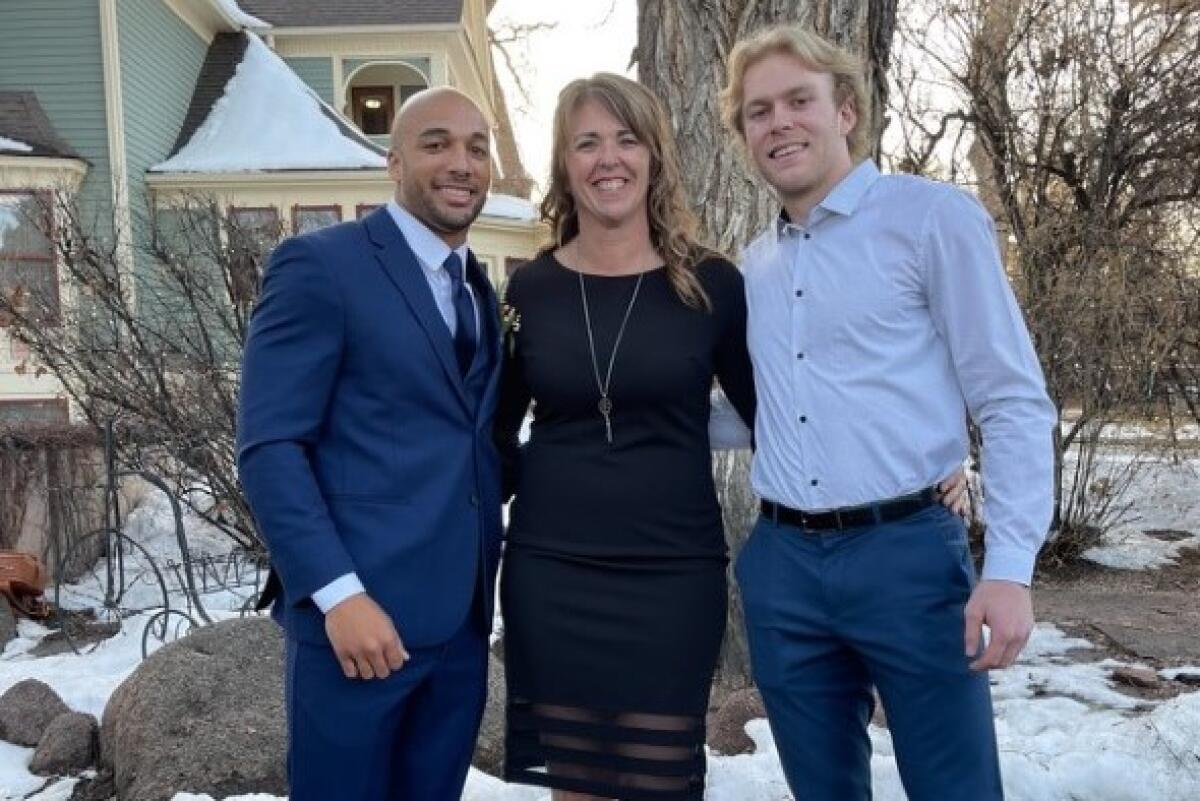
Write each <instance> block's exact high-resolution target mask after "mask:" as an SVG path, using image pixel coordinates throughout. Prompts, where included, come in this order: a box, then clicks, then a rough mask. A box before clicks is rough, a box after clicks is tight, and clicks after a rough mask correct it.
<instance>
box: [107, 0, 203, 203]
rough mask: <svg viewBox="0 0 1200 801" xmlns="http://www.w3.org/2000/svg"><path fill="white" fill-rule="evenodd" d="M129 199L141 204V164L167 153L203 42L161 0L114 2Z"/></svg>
mask: <svg viewBox="0 0 1200 801" xmlns="http://www.w3.org/2000/svg"><path fill="white" fill-rule="evenodd" d="M117 9H118V11H117V13H118V30H119V32H120V44H121V91H122V93H123V95H124V102H125V109H124V115H125V159H126V166H127V169H128V173H129V175H128V179H129V196H130V202H131V204H132V205H133V207H134V209H135V217H136V216H137V214H136V211H137V210H138V209H139V208H144V205H143V203H144V200H145V180H146V170H147V169H148V168H149V167H152V166H153V165H155V164H157V163H159V162H160V161H163V160H164V159H166V158H167V156H168V155H170V153H171V148H172V147H173V146H174V144H175V139H176V138H177V137H178V136H179V130H180V128H181V127H182V126H183V120H184V117H185V116H186V115H187V110H188V104H189V102H190V101H191V98H192V92H193V90H194V89H195V87H196V79H197V78H198V77H199V75H200V68H201V66H203V64H204V56H205V53H206V52H207V50H208V46H207V45H206V44H205V42H204V40H203V39H201V38H200V37H199V36H198V35H197V34H196V32H195V31H194V30H192V28H191V27H189V26H188V24H187V23H185V22H184V21H183V20H181V19H180V18H179V17H178V16H176V15H175V13H174V12H173V11H171V10H170V9H169V8H168V7H167V6H166V5H165V4H164V3H163V2H162V0H122V2H121V3H120V4H118V6H117Z"/></svg>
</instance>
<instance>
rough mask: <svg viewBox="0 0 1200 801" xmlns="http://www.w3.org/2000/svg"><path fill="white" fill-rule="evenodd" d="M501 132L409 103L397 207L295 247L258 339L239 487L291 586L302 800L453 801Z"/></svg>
mask: <svg viewBox="0 0 1200 801" xmlns="http://www.w3.org/2000/svg"><path fill="white" fill-rule="evenodd" d="M489 142H490V136H489V130H488V126H487V123H486V121H485V120H484V117H483V115H482V114H481V113H480V111H479V109H478V107H476V106H475V104H474V103H472V102H471V101H470V100H469V99H468V98H467V97H465V96H464V95H462V94H460V93H459V92H457V91H454V90H453V89H449V88H438V89H431V90H427V91H425V92H422V93H421V94H419V95H416V96H414V97H413V98H411V99H410V100H409V101H408V102H407V103H406V104H405V106H404V107H403V108H402V109H401V111H400V113H399V115H397V119H396V123H395V127H394V129H393V131H392V147H391V149H390V151H389V153H388V173H389V175H390V176H391V178H392V179H393V180H394V181H395V182H396V187H397V188H396V194H395V198H394V199H393V200H391V201H389V203H388V204H387V206H386V207H385V208H381V209H378V210H376V211H375V212H373V213H371V214H369V215H367V217H365V218H364V219H363V220H362V221H360V222H351V223H344V224H342V225H337V226H333V227H331V228H326V229H323V230H320V231H315V232H313V233H310V234H306V235H304V236H298V237H294V238H292V239H289V240H287V241H285V242H283V243H282V244H281V245H280V246H279V247H278V248H277V249H276V251H275V253H274V255H273V256H272V259H271V264H270V266H269V267H268V269H267V271H266V274H265V277H264V280H263V290H262V295H261V298H260V299H259V304H258V307H257V308H256V310H255V312H254V316H253V319H252V321H251V325H250V333H249V336H248V338H247V341H246V352H245V361H244V364H243V373H242V397H241V412H240V416H239V425H238V467H239V471H240V475H241V480H242V485H243V487H244V489H245V491H246V497H247V498H248V500H249V503H250V507H251V509H252V510H253V512H254V516H255V518H256V520H257V522H258V525H259V529H260V531H261V533H262V536H263V538H264V539H265V540H266V542H267V545H268V548H269V550H270V553H271V561H272V565H273V567H274V571H275V575H276V576H277V579H278V581H277V582H276V583H275V587H276V588H277V592H278V595H277V597H276V598H275V600H274V606H273V609H272V614H273V616H274V617H275V619H276V620H277V621H279V622H280V624H281V625H282V626H283V628H284V631H285V635H286V643H287V654H286V665H285V671H286V675H285V685H286V693H287V699H286V701H287V711H288V734H289V750H288V772H289V782H290V785H291V799H292V801H335V799H336V801H384V800H385V799H386V800H387V801H401V800H403V801H453V800H455V799H458V798H459V796H460V795H461V792H462V787H463V783H464V782H465V779H466V774H467V769H468V767H469V765H470V759H471V753H472V750H473V746H474V742H475V736H476V733H477V731H478V727H479V721H480V717H481V715H482V710H483V702H484V692H485V686H486V672H487V647H486V646H487V635H488V632H489V630H490V627H491V618H492V598H493V592H492V588H493V584H494V580H495V575H496V567H497V563H498V561H499V556H500V527H501V523H500V475H499V472H500V471H499V460H498V456H497V453H496V451H495V449H494V446H493V445H492V439H491V430H492V417H493V411H494V408H495V402H496V389H497V373H498V368H499V362H500V358H499V357H500V353H499V315H498V312H497V306H496V298H495V294H494V292H493V291H492V289H491V287H490V286H489V284H488V280H487V278H486V277H485V275H484V273H483V272H482V271H481V270H480V268H479V265H478V263H477V262H476V260H475V258H474V257H473V256H472V255H471V253H470V251H469V249H468V248H467V246H466V236H467V230H468V228H469V227H470V225H471V223H472V222H473V221H474V220H475V218H476V217H477V216H478V215H479V212H480V210H481V209H482V207H483V203H484V201H485V199H486V197H487V190H488V186H489V184H490V181H491V152H490V145H489Z"/></svg>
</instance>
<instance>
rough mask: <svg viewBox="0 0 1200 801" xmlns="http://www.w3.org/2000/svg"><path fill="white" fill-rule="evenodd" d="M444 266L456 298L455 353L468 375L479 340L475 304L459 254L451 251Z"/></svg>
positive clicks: (451, 293) (452, 295) (459, 363)
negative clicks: (464, 279) (466, 282)
mask: <svg viewBox="0 0 1200 801" xmlns="http://www.w3.org/2000/svg"><path fill="white" fill-rule="evenodd" d="M442 266H443V267H445V268H446V273H447V274H448V275H449V276H450V295H451V297H453V298H454V320H455V326H454V355H455V356H457V357H458V369H459V370H460V371H461V372H462V374H463V375H466V374H467V371H469V370H470V369H471V362H472V361H473V360H474V358H475V347H476V343H477V342H478V341H479V336H478V334H476V331H475V306H474V304H472V303H471V293H470V292H469V291H468V290H467V286H466V284H465V283H464V282H463V263H462V259H460V258H459V257H458V254H457V253H455V252H454V251H450V255H449V256H447V257H446V260H445V261H444V262H442Z"/></svg>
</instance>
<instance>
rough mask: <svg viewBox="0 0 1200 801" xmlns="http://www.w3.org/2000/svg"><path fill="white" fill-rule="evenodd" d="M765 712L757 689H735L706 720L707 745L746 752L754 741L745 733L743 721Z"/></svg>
mask: <svg viewBox="0 0 1200 801" xmlns="http://www.w3.org/2000/svg"><path fill="white" fill-rule="evenodd" d="M766 716H767V710H766V707H764V706H763V701H762V696H761V695H759V694H758V690H736V691H734V692H732V693H730V694H729V695H728V697H726V699H725V702H724V703H723V704H721V707H720V709H718V710H717V712H716V714H714V715H713V716H712V717H711V718H710V719H709V722H708V746H709V748H711V749H712V750H714V751H716V752H717V753H718V754H725V755H726V756H731V755H733V754H749V753H751V752H753V751H754V741H753V740H751V739H750V735H748V734H746V724H747V723H749V722H750V721H752V720H755V719H757V718H765V717H766Z"/></svg>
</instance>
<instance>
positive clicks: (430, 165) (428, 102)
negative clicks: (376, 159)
mask: <svg viewBox="0 0 1200 801" xmlns="http://www.w3.org/2000/svg"><path fill="white" fill-rule="evenodd" d="M391 139H392V141H391V148H390V149H389V150H388V175H389V176H391V178H392V180H393V181H395V182H396V202H397V203H399V204H400V205H401V206H403V207H404V208H405V209H407V210H408V211H409V213H411V214H412V215H413V216H415V217H417V219H419V220H421V221H422V222H423V223H425V225H426V226H428V227H429V228H430V230H432V231H434V232H435V233H437V234H438V235H439V236H441V237H442V239H443V240H445V241H446V243H447V244H449V245H450V246H451V247H458V245H460V244H461V243H462V242H464V241H465V240H466V236H467V229H468V228H470V226H471V223H473V222H474V221H475V218H476V217H478V216H479V212H480V211H481V210H482V209H483V204H484V201H486V200H487V192H488V188H489V186H491V182H492V150H491V131H490V130H489V128H488V124H487V120H486V119H485V118H484V116H483V112H482V111H480V110H479V106H477V105H475V102H474V101H473V100H471V98H469V97H467V96H466V95H464V94H463V93H462V92H460V91H458V90H457V89H452V88H450V87H448V86H439V87H436V88H433V89H426V90H424V91H422V92H418V93H417V94H415V95H413V96H412V97H410V98H409V99H408V100H407V101H406V102H405V103H404V105H403V106H401V108H400V113H399V114H397V115H396V120H395V122H394V123H393V124H392V137H391Z"/></svg>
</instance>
